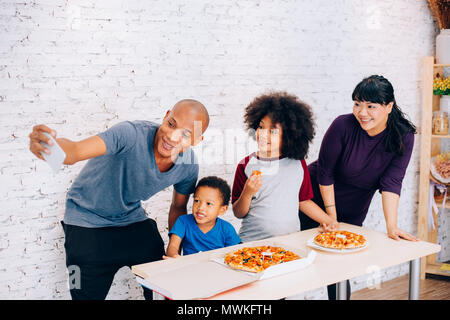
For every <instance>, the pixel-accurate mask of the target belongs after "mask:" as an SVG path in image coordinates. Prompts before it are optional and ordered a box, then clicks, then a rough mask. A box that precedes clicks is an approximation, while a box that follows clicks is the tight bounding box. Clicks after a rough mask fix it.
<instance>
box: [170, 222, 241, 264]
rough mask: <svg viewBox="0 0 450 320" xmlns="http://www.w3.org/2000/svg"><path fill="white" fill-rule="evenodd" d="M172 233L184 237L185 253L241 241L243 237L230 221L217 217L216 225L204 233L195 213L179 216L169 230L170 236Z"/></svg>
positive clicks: (222, 246) (183, 246)
mask: <svg viewBox="0 0 450 320" xmlns="http://www.w3.org/2000/svg"><path fill="white" fill-rule="evenodd" d="M171 234H176V235H177V236H179V237H180V238H181V239H182V241H181V246H182V248H183V255H188V254H193V253H197V252H200V251H208V250H214V249H219V248H224V247H228V246H233V245H235V244H239V243H241V238H239V236H238V235H237V233H236V230H235V229H234V227H233V226H232V225H231V223H229V222H228V221H225V220H222V219H220V218H217V220H216V224H215V225H214V227H213V228H212V229H211V230H209V231H208V232H207V233H203V231H202V230H200V228H199V227H198V225H197V222H195V219H194V215H193V214H185V215H182V216H180V217H178V219H177V221H175V224H174V225H173V227H172V230H170V232H169V236H170V235H171Z"/></svg>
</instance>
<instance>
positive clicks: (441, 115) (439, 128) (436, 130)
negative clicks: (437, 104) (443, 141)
mask: <svg viewBox="0 0 450 320" xmlns="http://www.w3.org/2000/svg"><path fill="white" fill-rule="evenodd" d="M433 134H439V135H446V134H448V115H447V112H445V111H435V112H433Z"/></svg>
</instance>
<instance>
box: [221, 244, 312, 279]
mask: <svg viewBox="0 0 450 320" xmlns="http://www.w3.org/2000/svg"><path fill="white" fill-rule="evenodd" d="M315 255H316V253H315V251H313V250H303V249H298V248H290V249H289V250H288V249H286V247H285V246H283V245H280V244H268V245H264V246H253V247H250V246H249V244H248V243H247V244H246V245H243V246H241V247H240V249H238V250H236V249H235V250H233V251H231V252H228V253H227V254H225V256H224V257H223V256H222V257H219V258H214V259H212V260H213V261H215V262H218V263H220V264H223V265H224V266H227V267H229V268H232V269H234V270H236V271H238V272H242V271H244V272H251V273H254V274H258V277H259V279H266V278H270V277H273V276H277V275H281V274H285V273H288V272H292V271H296V270H300V269H302V268H305V267H307V266H308V265H310V264H311V263H312V262H313V260H314V258H315Z"/></svg>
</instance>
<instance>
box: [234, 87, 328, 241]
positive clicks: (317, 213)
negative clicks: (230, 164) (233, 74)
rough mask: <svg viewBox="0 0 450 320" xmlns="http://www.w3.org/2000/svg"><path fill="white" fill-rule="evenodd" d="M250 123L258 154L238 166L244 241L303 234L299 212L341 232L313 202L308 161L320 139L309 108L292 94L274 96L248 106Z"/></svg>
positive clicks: (237, 195)
mask: <svg viewBox="0 0 450 320" xmlns="http://www.w3.org/2000/svg"><path fill="white" fill-rule="evenodd" d="M244 122H245V124H246V126H247V130H248V131H249V134H250V135H251V136H253V137H254V138H255V139H256V141H257V145H258V150H257V152H254V153H252V154H250V155H248V156H247V157H245V158H244V159H243V160H242V161H241V162H240V163H239V164H238V167H237V169H236V173H235V178H234V183H233V190H232V204H233V213H234V215H235V216H236V217H237V218H241V219H243V220H242V224H241V229H240V231H239V236H240V237H241V239H242V241H243V242H248V241H253V240H259V239H264V238H269V237H274V236H278V235H281V234H287V233H291V232H296V231H299V230H300V222H299V219H298V211H299V209H300V210H302V212H304V213H306V214H307V215H308V216H309V217H310V218H312V219H313V220H315V221H317V222H319V223H323V224H326V225H330V226H335V223H336V222H335V221H334V220H333V219H332V218H330V217H329V216H328V215H327V214H326V213H325V212H324V211H323V210H322V209H320V207H319V206H317V205H316V204H315V203H314V202H313V201H312V200H311V199H312V198H313V193H312V188H311V180H310V178H309V172H308V167H307V165H306V162H305V160H304V158H305V157H306V155H307V154H308V148H309V144H310V142H311V140H312V139H313V137H314V122H313V114H312V111H311V108H310V107H309V106H308V104H306V103H305V102H303V101H301V100H300V99H299V98H297V97H296V96H294V95H292V94H289V93H286V92H270V93H268V94H263V95H260V96H258V97H256V98H255V99H254V100H253V101H252V102H251V103H250V104H249V105H248V106H247V108H246V109H245V115H244ZM320 221H322V222H320Z"/></svg>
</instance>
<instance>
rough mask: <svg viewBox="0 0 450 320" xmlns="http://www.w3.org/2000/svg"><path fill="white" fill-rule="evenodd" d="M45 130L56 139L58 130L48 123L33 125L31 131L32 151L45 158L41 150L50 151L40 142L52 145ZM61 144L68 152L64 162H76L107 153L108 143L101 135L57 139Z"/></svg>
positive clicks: (40, 157)
mask: <svg viewBox="0 0 450 320" xmlns="http://www.w3.org/2000/svg"><path fill="white" fill-rule="evenodd" d="M43 132H47V133H49V134H51V135H52V136H53V137H54V138H55V139H56V132H55V131H54V130H52V129H50V128H49V127H47V126H46V125H37V126H34V127H33V131H32V132H31V133H30V135H29V137H30V151H31V152H32V153H33V154H34V155H35V156H36V157H38V158H39V159H42V160H44V158H43V157H42V155H41V152H45V153H48V152H49V151H48V150H47V149H46V148H44V146H43V145H42V144H40V142H44V143H46V144H49V145H51V144H52V142H51V140H50V139H49V138H48V137H46V136H45V135H44V134H43ZM56 141H57V142H58V144H59V146H60V147H61V148H62V149H63V150H64V152H65V153H66V158H65V159H64V164H75V163H77V162H78V161H82V160H87V159H90V158H95V157H98V156H101V155H104V154H105V153H106V144H105V142H104V141H103V139H102V138H100V137H99V136H92V137H89V138H87V139H84V140H82V141H78V142H75V141H71V140H69V139H65V138H58V139H56Z"/></svg>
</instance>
